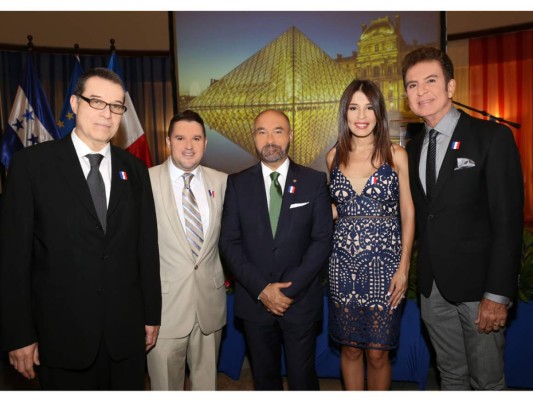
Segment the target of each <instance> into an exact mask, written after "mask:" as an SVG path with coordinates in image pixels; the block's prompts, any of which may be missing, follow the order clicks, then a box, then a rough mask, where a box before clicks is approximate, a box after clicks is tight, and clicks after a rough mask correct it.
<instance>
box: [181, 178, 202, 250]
mask: <svg viewBox="0 0 533 400" xmlns="http://www.w3.org/2000/svg"><path fill="white" fill-rule="evenodd" d="M193 177H194V175H193V174H191V173H185V174H183V175H182V178H183V184H184V185H183V190H182V192H181V193H182V204H183V216H184V218H185V233H186V235H187V241H188V242H189V246H190V247H191V251H192V255H193V257H194V259H196V258H198V254H200V249H201V248H202V244H203V243H204V233H203V228H202V216H201V215H200V210H199V208H198V203H196V199H195V197H194V194H193V192H192V191H191V180H192V178H193Z"/></svg>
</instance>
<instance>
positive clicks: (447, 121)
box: [426, 106, 461, 137]
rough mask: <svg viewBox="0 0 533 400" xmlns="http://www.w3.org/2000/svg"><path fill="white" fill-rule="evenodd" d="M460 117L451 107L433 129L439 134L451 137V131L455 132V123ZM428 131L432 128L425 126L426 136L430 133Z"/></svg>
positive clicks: (455, 109)
mask: <svg viewBox="0 0 533 400" xmlns="http://www.w3.org/2000/svg"><path fill="white" fill-rule="evenodd" d="M460 116H461V113H460V112H459V111H458V110H457V108H455V107H454V106H452V107H450V110H449V111H448V112H447V113H446V115H445V116H444V117H442V119H441V120H440V121H439V123H438V124H437V125H436V126H435V128H434V129H435V130H436V131H438V132H439V134H442V135H444V136H449V137H452V134H453V131H454V130H455V126H456V125H457V121H459V117H460ZM430 129H432V128H431V127H429V126H428V125H426V134H427V133H428V132H429V131H430Z"/></svg>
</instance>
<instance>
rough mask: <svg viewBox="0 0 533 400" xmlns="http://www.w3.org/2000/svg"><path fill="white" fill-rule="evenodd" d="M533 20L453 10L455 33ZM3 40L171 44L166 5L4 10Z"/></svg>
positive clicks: (94, 45) (121, 46)
mask: <svg viewBox="0 0 533 400" xmlns="http://www.w3.org/2000/svg"><path fill="white" fill-rule="evenodd" d="M528 22H530V23H531V22H533V11H515V12H503V11H491V12H486V11H482V12H478V11H450V12H447V30H448V34H449V35H453V34H459V33H465V32H475V31H479V30H486V29H493V28H499V27H505V26H512V25H518V24H524V23H528ZM0 27H1V29H0V43H2V44H18V45H26V44H27V39H26V37H27V36H28V35H29V34H31V35H32V36H33V37H34V39H33V42H34V45H35V46H45V47H67V48H70V47H73V46H74V43H78V44H79V45H80V47H81V48H82V49H83V48H86V49H87V48H88V49H102V50H106V49H109V39H110V38H114V39H115V40H116V42H115V46H116V47H117V50H159V51H161V50H162V51H167V50H169V29H168V13H167V12H166V11H148V12H137V11H135V12H130V11H118V12H110V11H105V12H104V11H102V12H94V11H91V12H83V11H64V12H59V11H46V12H37V11H27V12H20V11H16V12H15V11H13V12H9V11H1V12H0Z"/></svg>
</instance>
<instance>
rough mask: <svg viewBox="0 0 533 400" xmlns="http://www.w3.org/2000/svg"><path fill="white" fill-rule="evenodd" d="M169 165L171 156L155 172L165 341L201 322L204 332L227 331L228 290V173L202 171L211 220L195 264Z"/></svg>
mask: <svg viewBox="0 0 533 400" xmlns="http://www.w3.org/2000/svg"><path fill="white" fill-rule="evenodd" d="M169 162H172V161H171V160H170V158H169V159H167V161H165V162H164V163H163V164H161V165H158V166H156V167H153V168H150V181H151V183H152V191H153V194H154V201H155V209H156V214H157V228H158V237H159V257H160V260H161V292H162V297H163V310H162V318H161V330H160V331H159V337H160V338H166V339H170V338H183V337H186V336H187V335H189V333H190V332H191V330H192V328H193V325H194V322H195V319H196V318H198V323H199V325H200V329H201V330H202V332H203V333H204V334H210V333H212V332H215V331H217V330H219V329H222V327H223V326H224V325H225V324H226V290H225V287H224V273H223V271H222V264H221V262H220V256H219V252H218V239H219V236H220V220H221V218H222V205H223V202H224V194H225V192H226V179H227V174H225V173H222V172H219V171H216V170H214V169H211V168H207V167H201V166H200V167H199V168H201V170H202V177H203V181H204V187H205V190H206V192H207V193H206V195H207V201H208V204H209V218H210V220H209V229H208V231H207V233H206V234H205V235H204V244H203V246H202V249H201V251H200V254H199V255H198V259H197V260H196V262H195V261H194V259H193V256H192V253H191V249H190V247H189V243H188V242H187V238H186V236H185V231H184V230H183V226H182V224H181V221H180V218H179V215H178V210H177V208H176V201H175V199H174V192H173V190H172V182H171V178H170V173H169V166H168V163H169ZM210 192H211V193H210ZM213 193H214V195H213Z"/></svg>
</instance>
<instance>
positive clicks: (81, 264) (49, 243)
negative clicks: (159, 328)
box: [0, 135, 161, 369]
mask: <svg viewBox="0 0 533 400" xmlns="http://www.w3.org/2000/svg"><path fill="white" fill-rule="evenodd" d="M111 160H112V178H111V194H110V200H109V206H108V213H107V232H106V233H105V234H104V232H103V230H102V228H101V226H100V224H99V222H98V217H97V215H96V211H95V209H94V205H93V202H92V198H91V195H90V192H89V188H88V185H87V182H86V180H85V177H84V175H83V171H82V169H81V166H80V162H79V160H78V158H77V155H76V151H75V149H74V145H73V143H72V138H71V137H70V135H69V136H67V137H66V138H64V139H63V140H61V141H53V142H47V143H42V144H39V145H38V146H34V147H31V148H27V149H24V150H21V151H19V152H17V153H16V154H15V155H14V157H13V161H12V164H11V166H10V169H9V176H8V179H7V187H6V192H5V194H4V204H3V207H2V212H1V222H0V225H1V227H0V229H1V240H0V246H1V251H0V257H1V258H0V260H1V264H0V313H1V314H0V315H1V319H0V321H1V327H0V332H1V333H0V335H1V336H0V337H1V344H2V348H3V349H4V350H13V349H17V348H21V347H23V346H27V345H29V344H31V343H34V342H38V344H39V355H40V358H41V362H43V363H44V364H46V365H48V366H51V367H60V368H69V369H81V368H85V367H87V366H88V365H89V364H90V363H91V362H92V361H93V360H94V358H95V356H96V354H97V350H98V348H99V344H100V340H101V338H102V337H103V339H104V340H105V343H106V346H107V348H108V350H109V352H110V355H111V356H112V357H113V358H114V359H116V360H120V359H123V358H125V357H127V356H129V355H131V354H133V353H135V352H138V351H139V349H141V348H144V342H145V330H144V326H145V325H159V324H160V318H161V289H160V278H159V254H158V247H157V225H156V217H155V208H154V201H153V197H152V191H151V186H150V181H149V178H148V171H147V169H146V167H145V166H144V164H142V163H141V162H140V161H139V160H138V159H136V158H135V157H133V156H132V155H131V154H129V153H127V152H126V151H124V150H121V149H119V148H116V147H114V146H111ZM119 171H124V172H126V174H127V180H123V179H120V177H119Z"/></svg>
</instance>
